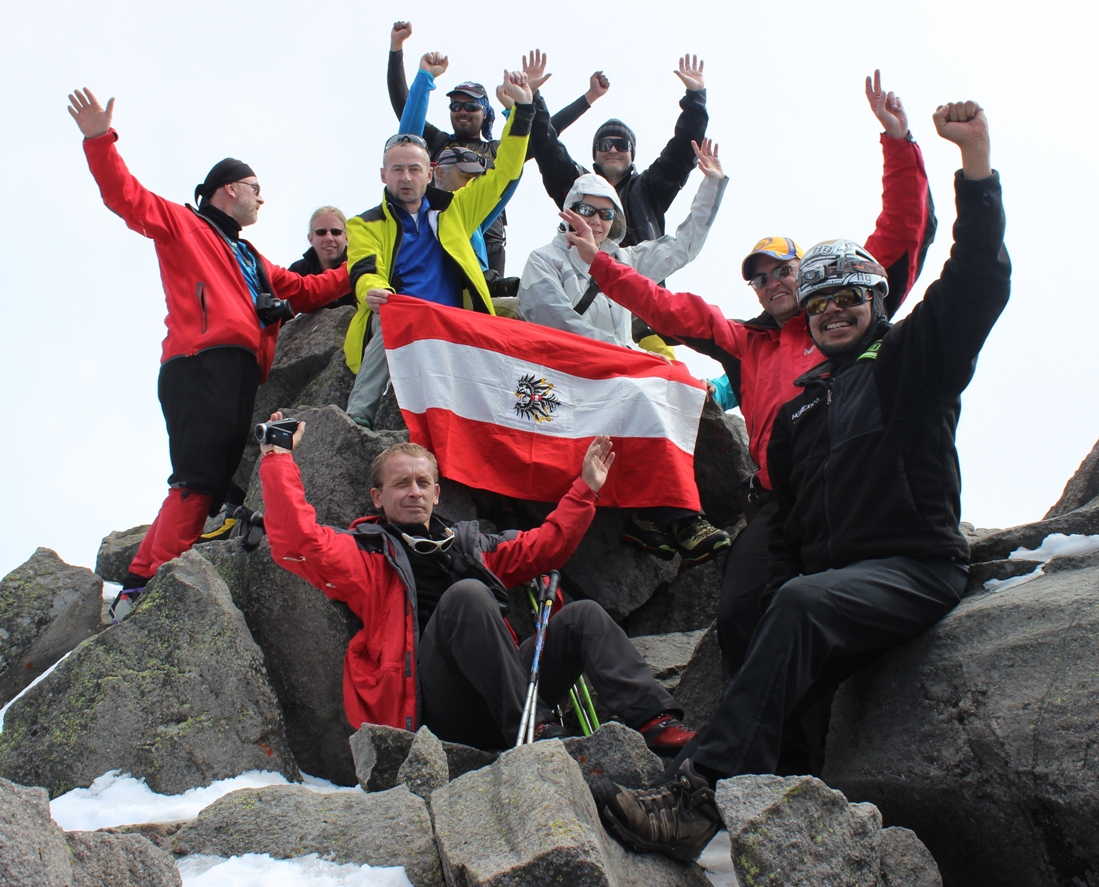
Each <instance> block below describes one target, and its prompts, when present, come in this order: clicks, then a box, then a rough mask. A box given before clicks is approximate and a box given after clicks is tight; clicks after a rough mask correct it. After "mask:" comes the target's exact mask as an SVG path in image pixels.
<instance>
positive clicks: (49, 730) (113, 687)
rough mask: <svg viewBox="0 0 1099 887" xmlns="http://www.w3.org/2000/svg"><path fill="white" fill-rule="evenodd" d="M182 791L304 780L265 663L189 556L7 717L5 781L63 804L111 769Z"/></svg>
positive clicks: (2, 758)
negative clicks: (62, 797) (252, 777)
mask: <svg viewBox="0 0 1099 887" xmlns="http://www.w3.org/2000/svg"><path fill="white" fill-rule="evenodd" d="M114 769H120V770H123V771H125V772H128V773H132V774H133V775H134V776H137V777H143V778H144V779H145V781H146V782H147V783H148V785H149V787H150V788H151V789H153V790H154V791H156V792H161V793H166V794H175V793H179V792H183V791H186V790H187V789H189V788H194V787H195V786H199V785H209V784H210V783H211V782H212V781H213V780H215V779H223V778H226V777H230V776H235V775H237V774H239V773H242V772H244V771H246V770H256V769H259V770H272V771H276V772H279V773H282V774H283V775H284V776H285V777H286V778H287V779H291V780H297V779H299V778H300V774H299V772H298V768H297V766H296V765H295V763H294V759H293V757H292V756H291V754H290V749H289V746H288V745H287V742H286V734H285V732H284V729H283V725H282V717H281V713H280V712H279V708H278V703H277V701H276V700H275V695H274V693H273V692H272V691H271V687H270V685H269V684H268V682H267V674H266V672H265V670H264V667H263V658H262V654H261V653H260V650H259V648H258V647H257V646H256V644H255V642H254V641H253V640H252V637H251V635H250V634H249V633H248V627H247V626H246V625H245V623H244V618H243V617H242V616H241V614H240V611H239V610H237V608H236V607H235V606H233V602H232V600H231V599H230V596H229V590H228V588H226V586H225V583H224V582H223V581H222V580H221V577H219V576H218V574H217V572H216V571H215V570H214V568H213V567H211V566H210V564H209V563H208V562H207V561H206V560H205V559H203V558H202V557H200V556H199V555H197V554H195V553H194V552H188V553H187V554H185V555H183V557H181V558H178V559H177V560H175V561H171V562H169V563H168V564H166V565H165V566H164V567H162V568H161V569H160V570H159V571H158V573H157V575H156V577H155V578H154V579H153V581H152V582H150V583H149V586H148V588H147V590H146V592H145V594H144V595H143V596H142V598H141V600H140V601H139V603H138V605H137V607H135V609H134V610H133V611H132V613H131V615H130V617H129V618H128V619H127V620H126V621H125V622H124V623H122V624H121V625H118V626H115V627H113V628H111V629H109V630H107V631H104V632H103V633H101V634H99V635H97V636H96V637H94V638H91V639H89V640H87V641H85V642H84V643H83V644H81V645H80V646H79V647H77V649H76V650H74V651H73V653H72V655H71V656H69V657H68V658H67V659H66V660H65V661H64V662H62V663H61V664H60V665H59V666H58V667H57V668H56V669H55V670H54V671H53V672H52V673H51V674H50V675H49V676H47V677H46V678H45V679H44V680H43V681H41V682H40V683H38V684H37V685H35V686H34V687H33V688H31V689H30V690H29V691H28V692H27V693H26V694H25V695H24V696H23V697H22V698H20V699H19V700H18V701H17V702H15V703H14V704H13V705H12V707H11V708H10V709H9V710H8V713H7V716H6V718H5V722H4V732H3V733H0V774H4V775H6V776H8V777H9V778H12V779H14V780H15V781H20V782H23V783H27V784H32V785H41V786H44V787H45V788H47V789H48V790H49V792H50V794H51V796H54V797H56V796H57V795H59V794H62V793H64V792H66V791H68V790H69V789H72V788H77V787H82V786H89V785H91V783H92V782H93V781H94V780H95V779H96V777H98V776H101V775H102V774H104V773H106V772H107V771H108V770H114Z"/></svg>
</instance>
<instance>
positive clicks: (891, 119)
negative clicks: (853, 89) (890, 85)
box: [866, 70, 908, 139]
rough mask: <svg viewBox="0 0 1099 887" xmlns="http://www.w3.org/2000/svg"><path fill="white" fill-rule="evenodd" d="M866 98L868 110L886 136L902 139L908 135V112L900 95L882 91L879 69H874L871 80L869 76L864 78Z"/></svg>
mask: <svg viewBox="0 0 1099 887" xmlns="http://www.w3.org/2000/svg"><path fill="white" fill-rule="evenodd" d="M866 100H867V101H868V102H869V103H870V110H871V111H873V112H874V116H875V117H877V118H878V120H879V121H880V122H881V125H882V129H884V130H885V134H886V135H887V136H891V137H892V138H895V139H903V138H904V137H905V136H907V135H908V114H906V113H905V110H904V105H902V104H901V99H900V96H897V95H894V94H893V93H891V92H883V91H882V88H881V71H879V70H875V71H874V80H873V82H871V80H870V78H869V77H867V78H866Z"/></svg>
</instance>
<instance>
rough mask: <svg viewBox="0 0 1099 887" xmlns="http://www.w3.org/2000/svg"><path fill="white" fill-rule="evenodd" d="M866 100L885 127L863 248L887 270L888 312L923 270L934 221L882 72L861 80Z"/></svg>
mask: <svg viewBox="0 0 1099 887" xmlns="http://www.w3.org/2000/svg"><path fill="white" fill-rule="evenodd" d="M866 100H867V102H868V103H869V105H870V110H871V111H872V112H873V114H874V116H875V117H876V118H877V119H878V121H879V122H880V123H881V125H882V128H883V129H884V130H885V131H884V133H883V134H882V136H881V146H882V154H883V170H882V210H881V214H880V215H879V216H878V219H877V223H876V226H875V229H874V232H873V233H872V234H871V235H870V237H868V238H867V240H866V248H867V249H868V250H869V251H870V252H871V253H872V254H873V255H874V257H875V258H877V260H878V261H879V262H881V264H882V265H883V266H884V267H885V269H886V273H887V274H888V277H889V295H888V296H886V299H885V310H886V313H887V314H888V315H889V316H892V315H893V314H894V313H896V311H897V309H898V308H900V306H901V304H902V303H903V302H904V299H905V297H906V296H907V295H908V292H909V290H911V289H912V287H913V285H914V284H915V283H916V278H917V277H919V275H920V271H921V270H922V269H923V263H924V259H925V258H926V257H927V249H928V247H929V246H930V245H931V242H932V241H933V240H934V239H935V230H936V226H937V221H936V219H935V206H934V204H933V203H932V200H931V190H930V188H929V187H928V183H927V172H926V171H925V170H924V163H923V154H922V153H921V152H920V148H919V145H917V144H916V143H915V141H913V140H912V137H911V135H910V133H909V130H908V114H907V113H906V112H905V110H904V105H903V104H902V103H901V99H900V97H899V96H897V95H895V94H894V93H892V92H886V91H885V90H884V89H883V88H882V85H881V71H875V72H874V77H873V79H871V78H870V77H867V78H866Z"/></svg>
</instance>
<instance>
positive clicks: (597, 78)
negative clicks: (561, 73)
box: [584, 71, 611, 105]
mask: <svg viewBox="0 0 1099 887" xmlns="http://www.w3.org/2000/svg"><path fill="white" fill-rule="evenodd" d="M610 88H611V82H610V80H608V79H607V78H606V77H605V76H604V75H603V72H602V71H596V72H595V73H594V74H592V75H591V77H589V78H588V91H587V92H586V93H584V98H585V99H587V100H588V104H589V105H594V104H595V103H596V101H598V100H599V99H601V98H603V96H605V95H606V94H607V90H608V89H610Z"/></svg>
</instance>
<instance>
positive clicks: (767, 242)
mask: <svg viewBox="0 0 1099 887" xmlns="http://www.w3.org/2000/svg"><path fill="white" fill-rule="evenodd" d="M804 255H805V250H803V249H802V248H801V247H800V246H798V244H797V241H796V240H794V239H793V238H792V237H764V238H763V239H762V240H761V241H759V243H757V244H756V245H755V246H753V247H752V251H751V252H750V253H748V255H746V256H745V257H744V261H743V262H741V263H740V273H741V274H742V275H743V276H744V279H745V280H748V279H750V278H751V276H752V275H751V274H749V273H748V272H749V270H750V268H751V265H752V259H753V258H755V257H756V256H770V257H771V258H773V259H778V260H779V261H785V260H787V259H800V258H801V257H802V256H804Z"/></svg>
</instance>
